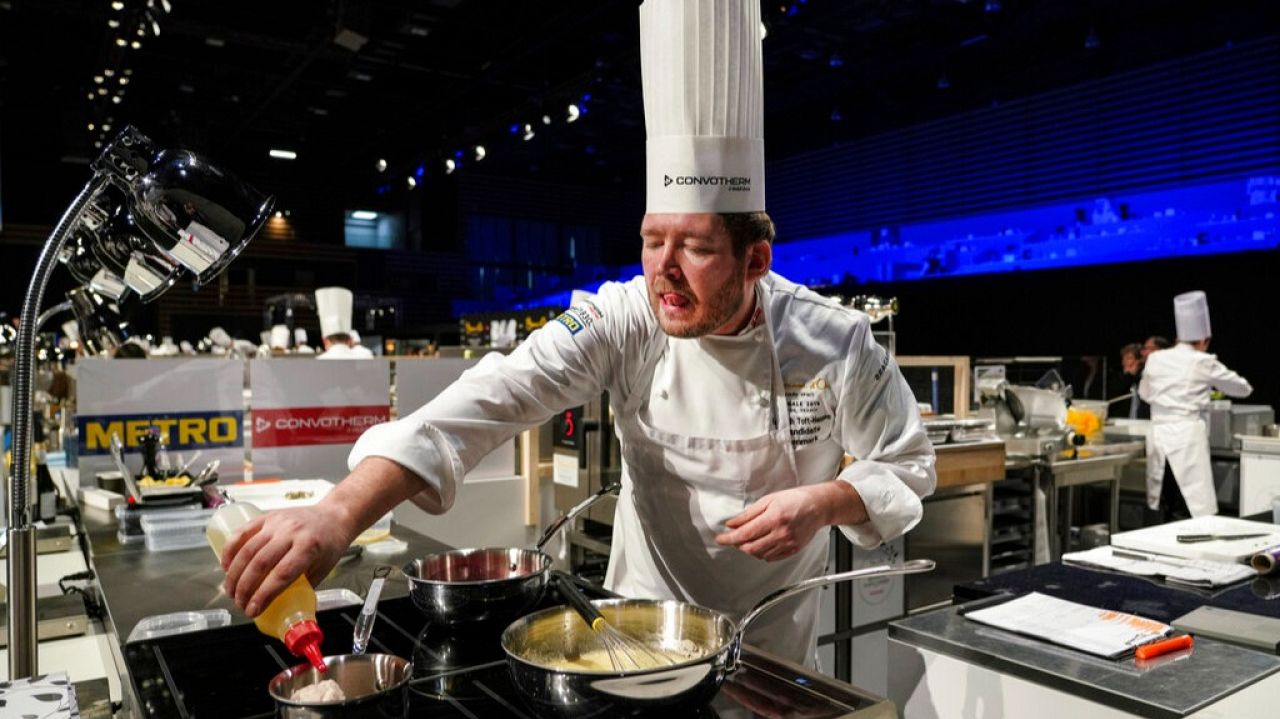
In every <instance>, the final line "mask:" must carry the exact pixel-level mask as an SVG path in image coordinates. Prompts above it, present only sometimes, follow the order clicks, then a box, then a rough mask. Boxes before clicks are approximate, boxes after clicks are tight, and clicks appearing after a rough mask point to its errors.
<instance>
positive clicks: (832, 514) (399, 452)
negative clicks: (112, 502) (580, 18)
mask: <svg viewBox="0 0 1280 719" xmlns="http://www.w3.org/2000/svg"><path fill="white" fill-rule="evenodd" d="M640 26H641V61H642V71H643V84H644V94H645V117H646V126H647V130H648V135H649V140H648V145H647V151H648V183H647V192H648V196H647V208H646V210H647V211H646V214H645V217H644V220H643V223H642V225H641V229H640V236H641V264H642V267H643V269H644V275H643V276H642V277H636V278H634V279H633V280H631V281H629V282H625V283H606V284H605V285H603V286H602V287H601V288H600V290H599V293H598V295H597V296H596V297H595V298H594V299H591V300H588V301H584V302H582V303H580V304H578V305H576V306H575V307H573V308H572V309H570V310H568V311H567V312H565V313H564V314H562V315H561V316H560V317H559V318H557V320H555V321H553V322H550V323H548V324H547V325H546V327H544V328H542V329H539V330H537V331H535V332H533V333H532V334H531V335H530V336H529V338H528V339H527V340H526V341H525V342H524V343H523V344H521V345H520V346H519V347H517V348H516V349H515V350H514V351H513V352H512V353H511V354H510V355H507V356H505V357H504V356H502V355H499V354H496V353H495V354H490V355H487V356H486V357H485V359H484V360H482V361H481V362H480V363H479V364H478V365H476V366H475V367H474V368H472V369H471V370H470V371H468V372H467V373H465V374H464V375H463V376H462V377H461V378H459V379H458V381H457V382H455V383H454V384H453V385H452V386H450V387H449V388H447V389H446V390H445V391H444V392H442V393H441V394H440V395H439V396H438V397H436V399H434V400H432V401H431V402H430V403H428V404H427V405H425V406H424V407H422V408H421V409H419V410H417V411H416V412H414V413H412V414H411V415H409V416H407V417H405V418H403V419H401V420H398V421H396V422H391V423H387V424H383V425H379V426H377V427H375V428H373V429H371V430H369V431H368V432H366V433H365V434H364V435H363V436H362V437H361V438H360V440H359V441H358V442H357V443H356V446H355V448H354V449H353V450H352V454H351V457H350V460H349V461H350V465H351V467H352V472H351V474H350V475H349V476H348V478H347V479H346V480H344V481H343V482H342V483H340V484H339V485H338V486H337V487H336V488H335V489H334V490H333V492H331V493H330V494H329V495H328V496H327V497H326V498H325V499H324V500H323V501H322V502H321V503H319V504H317V505H315V506H313V507H310V508H306V509H300V510H291V511H289V512H288V513H281V512H276V513H272V514H271V515H269V516H268V517H267V518H266V519H265V521H255V522H253V523H251V524H249V525H247V527H246V528H245V530H243V531H242V533H240V534H239V535H237V536H236V537H235V538H233V539H232V540H231V542H230V543H229V544H228V547H227V551H226V552H225V554H224V562H223V564H224V569H226V571H227V584H226V586H227V590H228V592H229V593H231V594H232V596H233V597H234V598H235V600H236V602H237V604H238V605H239V606H241V607H244V608H245V609H246V612H247V613H248V614H250V615H253V614H255V613H256V612H258V611H260V610H261V608H262V607H263V606H265V603H266V601H267V600H268V598H269V597H272V596H274V595H275V593H277V592H278V591H280V589H281V588H282V587H284V586H285V585H286V584H287V583H288V582H289V581H291V580H292V579H293V577H295V576H297V575H298V574H299V573H302V572H306V573H307V575H308V576H309V577H311V578H312V579H313V580H318V579H321V578H323V576H324V575H325V573H326V572H327V571H328V570H329V569H330V568H331V567H332V566H333V565H334V563H335V562H336V561H337V559H338V557H339V556H340V555H341V554H342V551H343V550H344V549H345V548H346V546H347V545H348V544H349V543H350V541H351V540H352V539H353V538H354V537H355V536H356V534H358V533H359V532H360V530H361V529H362V528H363V527H365V526H367V525H369V524H371V523H372V522H373V521H374V520H376V519H377V518H378V517H379V516H381V514H383V513H385V512H386V511H388V510H389V509H391V508H392V507H394V506H395V504H396V503H397V502H399V501H401V500H403V499H405V498H409V497H412V498H413V499H414V501H415V502H416V503H417V504H418V505H419V506H421V507H423V508H425V509H426V510H427V511H430V512H444V511H446V510H448V509H449V507H450V506H451V505H452V504H453V503H454V500H455V498H456V496H457V492H458V491H459V488H460V487H462V486H463V483H462V480H463V477H464V475H465V474H466V473H467V471H468V470H470V469H471V468H472V467H474V466H475V465H476V464H477V463H478V462H479V461H480V459H481V458H482V457H484V456H485V455H486V454H487V453H488V452H489V451H491V450H492V449H493V448H495V447H496V446H498V444H500V443H501V442H503V441H505V440H507V439H508V438H510V437H511V436H513V435H514V434H516V433H517V432H519V431H521V430H524V429H526V428H529V427H533V426H537V425H539V424H542V423H544V422H546V421H547V420H548V419H550V418H551V417H552V416H553V415H554V414H556V413H557V412H560V411H562V410H563V409H565V408H568V407H573V406H576V405H580V404H583V403H585V402H588V401H591V400H592V399H593V398H595V397H597V396H598V395H599V394H600V392H601V390H607V391H608V392H609V398H610V401H611V402H612V404H613V413H614V416H615V417H617V418H618V420H617V426H616V431H617V432H618V435H619V438H620V440H621V446H622V455H623V472H622V490H621V494H620V496H619V499H618V505H617V513H616V515H615V517H614V525H613V526H614V529H613V541H612V551H611V554H610V558H609V567H608V572H607V576H606V579H605V584H606V586H607V587H608V588H609V589H611V590H613V591H615V592H618V593H620V594H622V595H626V596H631V597H648V598H673V599H678V600H683V601H687V602H692V603H695V604H700V605H703V606H706V607H710V608H712V609H716V610H719V611H724V612H727V613H730V614H732V615H734V616H736V617H741V616H742V615H743V614H745V613H746V612H747V610H749V609H750V608H751V607H752V606H753V605H754V604H755V603H756V602H757V601H758V600H760V599H761V598H763V597H764V596H765V595H767V594H769V593H770V592H772V591H774V590H776V589H778V588H780V587H783V586H786V585H789V584H793V583H795V582H798V581H801V580H804V579H807V578H809V577H813V576H816V575H818V574H821V573H822V572H823V570H824V568H825V566H826V562H827V554H828V547H829V533H828V531H827V527H830V526H837V527H839V528H840V530H841V531H842V532H843V533H844V534H845V536H847V537H848V538H849V539H850V540H852V541H853V542H855V543H856V544H858V545H859V546H861V547H868V548H869V547H875V546H878V545H880V544H881V543H882V542H885V541H888V540H890V539H893V538H895V537H898V536H900V535H901V534H903V533H904V532H906V531H907V530H908V529H910V528H911V527H912V526H914V525H915V524H916V523H917V522H918V521H919V520H920V517H921V512H922V505H921V502H920V498H921V497H922V496H924V495H927V494H928V493H930V492H931V491H932V490H933V487H934V484H935V477H934V471H933V463H934V455H933V449H932V446H931V445H930V443H929V440H928V437H927V436H926V435H925V432H924V429H923V425H922V424H921V421H920V418H919V414H918V411H917V409H916V404H915V400H914V398H913V397H912V395H911V392H910V390H909V388H908V387H907V384H906V382H905V381H904V380H903V378H902V376H901V374H900V373H899V371H898V368H897V366H896V364H895V363H894V362H893V359H892V357H891V356H890V355H889V353H888V352H887V351H885V349H884V348H883V347H881V346H880V345H879V344H877V343H876V341H875V340H874V339H873V337H872V333H871V328H870V324H869V321H868V318H867V316H866V315H864V314H862V313H861V312H857V311H854V310H850V309H846V308H843V307H841V306H839V305H838V304H837V303H836V302H833V301H830V300H828V299H826V298H823V297H820V296H818V295H816V294H814V293H812V292H810V291H808V290H807V289H805V288H804V287H800V286H798V285H796V284H794V283H792V282H789V281H787V280H785V279H783V278H782V277H779V276H778V275H776V274H773V273H771V272H770V271H769V265H770V261H771V258H772V249H771V241H772V239H773V224H772V222H771V221H770V220H769V217H768V215H766V214H765V213H764V212H763V209H764V173H763V168H764V148H763V141H762V132H761V130H762V108H761V76H760V71H761V45H760V18H759V5H758V4H757V3H747V2H740V1H739V0H647V2H645V3H644V4H643V5H641V7H640ZM846 453H847V454H849V455H851V456H852V457H854V458H855V461H854V462H853V463H852V464H850V465H849V466H848V467H847V468H845V469H843V470H841V463H842V459H843V458H844V455H845V454H846ZM819 594H820V593H818V592H809V593H807V594H802V595H799V596H797V597H795V598H794V599H793V600H791V601H788V602H784V603H783V604H781V605H779V606H778V607H776V608H775V609H773V610H771V611H770V612H769V613H768V614H766V615H764V617H763V618H762V619H761V620H760V621H759V622H757V623H755V624H753V625H752V629H751V632H750V633H749V634H748V640H749V641H750V642H752V643H754V644H756V645H758V646H762V647H763V648H765V649H766V650H768V651H771V652H774V653H776V654H779V655H781V656H784V657H788V658H791V659H792V660H795V661H799V662H808V663H812V661H813V658H814V646H815V643H816V635H817V614H818V604H819Z"/></svg>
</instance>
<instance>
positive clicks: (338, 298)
mask: <svg viewBox="0 0 1280 719" xmlns="http://www.w3.org/2000/svg"><path fill="white" fill-rule="evenodd" d="M351 299H352V295H351V290H349V289H347V288H345V287H321V288H319V289H317V290H316V314H318V315H320V336H321V337H332V336H333V335H339V334H346V333H348V332H350V331H351Z"/></svg>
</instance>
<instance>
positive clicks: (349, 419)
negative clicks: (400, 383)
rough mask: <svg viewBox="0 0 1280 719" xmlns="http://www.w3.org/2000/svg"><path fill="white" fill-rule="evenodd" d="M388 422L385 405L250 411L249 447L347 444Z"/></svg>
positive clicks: (389, 416)
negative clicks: (370, 429)
mask: <svg viewBox="0 0 1280 719" xmlns="http://www.w3.org/2000/svg"><path fill="white" fill-rule="evenodd" d="M390 419H391V408H390V407H389V406H387V405H369V406H362V407H361V406H356V407H289V408H286V409H255V410H253V446H254V447H255V448H257V447H299V446H311V445H318V444H351V443H353V442H355V441H356V439H358V438H359V437H360V435H361V434H364V431H365V430H366V429H369V428H370V427H372V426H373V425H375V424H381V423H383V422H386V421H388V420H390Z"/></svg>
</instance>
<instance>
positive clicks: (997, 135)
mask: <svg viewBox="0 0 1280 719" xmlns="http://www.w3.org/2000/svg"><path fill="white" fill-rule="evenodd" d="M1278 68H1280V39H1278V38H1267V39H1264V40H1260V41H1255V42H1251V43H1248V44H1240V45H1236V46H1234V47H1225V48H1221V49H1218V50H1215V51H1212V52H1208V53H1202V54H1200V55H1196V56H1193V57H1189V58H1185V59H1182V60H1178V61H1175V62H1170V63H1165V64H1162V65H1158V66H1154V67H1150V68H1144V69H1142V70H1139V71H1135V72H1130V73H1127V74H1123V75H1118V76H1114V77H1110V78H1106V79H1103V80H1098V81H1094V82H1090V83H1087V84H1084V85H1079V86H1075V87H1071V88H1066V89H1062V90H1058V91H1055V92H1050V93H1046V94H1042V95H1038V96H1036V97H1033V98H1028V99H1025V100H1019V101H1016V102H1009V103H1005V104H1001V105H998V106H995V107H991V108H987V109H984V110H981V111H977V112H971V113H968V114H965V115H961V116H956V117H950V118H946V119H943V120H940V121H937V122H933V123H927V124H924V125H920V126H916V127H911V128H907V129H904V130H900V131H896V132H891V133H886V134H884V135H879V136H876V137H873V138H868V139H866V140H863V141H860V142H857V143H853V144H849V145H844V146H840V147H837V148H833V149H830V150H824V151H821V152H814V153H808V154H805V155H802V156H798V157H793V158H789V159H786V160H781V161H778V162H774V163H771V164H770V166H769V169H768V204H769V208H770V213H771V215H772V216H773V218H774V220H775V221H776V222H777V224H778V230H779V237H780V241H779V244H778V246H777V247H776V249H775V256H776V257H775V267H776V268H777V269H778V271H779V272H781V273H782V274H784V275H787V276H789V277H791V278H792V279H795V280H798V281H804V282H811V283H814V284H833V283H839V282H841V281H844V280H847V279H850V278H852V279H855V280H858V281H862V282H892V281H901V280H912V279H919V278H926V277H931V276H962V275H967V274H979V273H989V272H1004V271H1012V270H1035V269H1046V268H1053V267H1069V266H1073V265H1084V264H1097V263H1113V262H1127V261H1134V260H1145V259H1153V258H1158V257H1173V256H1181V255H1198V254H1216V253H1226V252H1236V251H1244V250H1264V249H1273V248H1275V247H1276V245H1277V243H1278V242H1280V234H1278V231H1277V226H1278V223H1280V220H1278V218H1277V211H1278V208H1277V203H1276V191H1277V188H1278V187H1280V69H1278Z"/></svg>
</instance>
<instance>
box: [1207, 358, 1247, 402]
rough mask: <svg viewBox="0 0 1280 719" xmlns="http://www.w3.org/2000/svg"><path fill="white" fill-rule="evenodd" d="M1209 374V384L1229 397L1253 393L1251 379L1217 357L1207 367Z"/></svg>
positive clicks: (1245, 395)
mask: <svg viewBox="0 0 1280 719" xmlns="http://www.w3.org/2000/svg"><path fill="white" fill-rule="evenodd" d="M1205 371H1206V373H1207V374H1208V375H1209V386H1211V387H1213V388H1214V389H1216V390H1218V391H1219V392H1221V393H1223V394H1225V395H1226V396H1228V397H1248V396H1249V395H1251V394H1253V385H1251V384H1249V380H1247V379H1245V378H1244V377H1241V376H1240V375H1239V374H1237V373H1235V372H1234V371H1232V370H1230V369H1228V368H1227V366H1226V365H1224V364H1222V363H1221V362H1219V361H1218V360H1217V359H1213V360H1211V361H1209V363H1208V366H1207V367H1206V368H1205Z"/></svg>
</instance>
